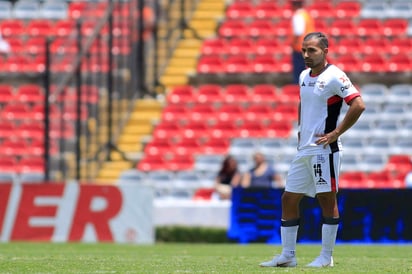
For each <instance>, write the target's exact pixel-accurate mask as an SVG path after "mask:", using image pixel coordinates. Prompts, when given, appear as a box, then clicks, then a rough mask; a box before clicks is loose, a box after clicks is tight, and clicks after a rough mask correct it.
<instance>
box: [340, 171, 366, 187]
mask: <svg viewBox="0 0 412 274" xmlns="http://www.w3.org/2000/svg"><path fill="white" fill-rule="evenodd" d="M370 187H372V186H369V185H368V180H367V175H366V174H365V173H364V172H361V171H353V172H345V173H342V174H341V175H340V177H339V188H370Z"/></svg>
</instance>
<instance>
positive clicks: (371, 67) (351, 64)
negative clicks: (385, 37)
mask: <svg viewBox="0 0 412 274" xmlns="http://www.w3.org/2000/svg"><path fill="white" fill-rule="evenodd" d="M329 60H330V63H332V64H335V65H337V66H338V67H340V68H341V69H342V70H344V71H346V72H366V73H385V72H396V73H397V72H410V71H411V70H412V57H411V56H410V55H409V54H408V53H402V54H394V55H391V56H389V57H386V56H383V55H381V54H369V55H366V56H356V55H354V54H351V53H348V54H343V55H339V56H337V57H335V58H331V57H329ZM291 70H292V67H291V57H290V56H289V55H284V56H283V57H282V58H277V57H275V56H273V55H269V54H266V55H258V56H256V57H254V58H251V57H250V56H247V55H230V56H228V57H226V58H225V57H222V56H215V55H213V56H202V57H201V58H199V61H198V64H197V72H198V73H200V74H239V73H246V74H262V73H290V72H291Z"/></svg>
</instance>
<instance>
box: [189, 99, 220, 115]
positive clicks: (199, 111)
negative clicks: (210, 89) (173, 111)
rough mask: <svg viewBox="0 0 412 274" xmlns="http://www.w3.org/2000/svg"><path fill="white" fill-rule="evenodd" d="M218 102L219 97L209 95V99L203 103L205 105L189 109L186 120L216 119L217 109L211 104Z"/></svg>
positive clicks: (197, 105)
mask: <svg viewBox="0 0 412 274" xmlns="http://www.w3.org/2000/svg"><path fill="white" fill-rule="evenodd" d="M216 100H219V101H216ZM220 101H221V97H218V96H214V95H210V97H209V99H208V100H206V101H204V102H205V103H199V104H196V105H194V106H193V107H192V108H191V110H190V112H189V114H188V117H187V118H188V120H192V121H207V120H214V119H216V116H217V109H216V108H215V107H214V106H213V102H220Z"/></svg>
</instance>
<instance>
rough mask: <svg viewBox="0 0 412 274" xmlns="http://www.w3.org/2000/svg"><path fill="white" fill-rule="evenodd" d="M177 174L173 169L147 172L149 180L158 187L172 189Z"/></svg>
mask: <svg viewBox="0 0 412 274" xmlns="http://www.w3.org/2000/svg"><path fill="white" fill-rule="evenodd" d="M174 178H175V174H174V173H173V172H171V171H166V170H159V171H150V172H148V173H147V182H148V183H149V184H151V185H152V186H153V187H155V188H158V189H166V190H170V189H171V188H173V184H172V182H173V180H174Z"/></svg>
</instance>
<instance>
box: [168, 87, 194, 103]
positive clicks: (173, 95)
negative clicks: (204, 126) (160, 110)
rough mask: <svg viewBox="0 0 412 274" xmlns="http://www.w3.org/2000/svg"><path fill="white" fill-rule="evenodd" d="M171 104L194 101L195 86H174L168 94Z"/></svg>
mask: <svg viewBox="0 0 412 274" xmlns="http://www.w3.org/2000/svg"><path fill="white" fill-rule="evenodd" d="M166 100H167V102H168V103H169V104H186V103H191V102H193V101H194V88H193V87H192V86H189V85H185V86H177V87H174V88H173V89H172V90H171V91H170V92H169V93H168V95H167V99H166Z"/></svg>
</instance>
